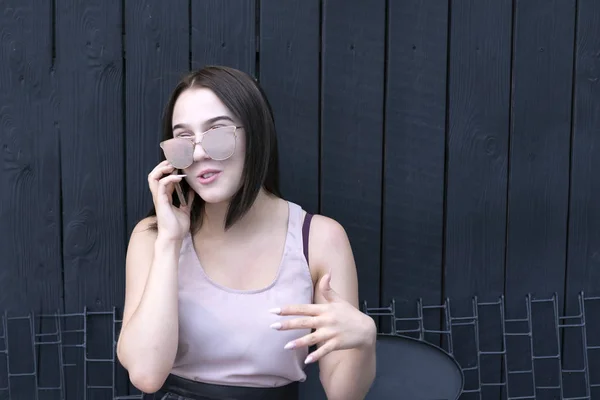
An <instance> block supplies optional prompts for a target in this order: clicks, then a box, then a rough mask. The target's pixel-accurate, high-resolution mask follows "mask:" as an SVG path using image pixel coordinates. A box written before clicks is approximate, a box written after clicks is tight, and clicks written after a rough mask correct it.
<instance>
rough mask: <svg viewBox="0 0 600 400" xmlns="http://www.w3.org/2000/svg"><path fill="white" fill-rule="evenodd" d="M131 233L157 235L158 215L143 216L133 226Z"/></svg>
mask: <svg viewBox="0 0 600 400" xmlns="http://www.w3.org/2000/svg"><path fill="white" fill-rule="evenodd" d="M131 233H132V234H138V233H143V234H148V235H154V236H156V234H157V233H158V230H157V229H156V216H153V215H152V216H149V217H146V218H142V219H141V220H140V221H138V223H137V224H136V225H135V226H134V227H133V231H132V232H131Z"/></svg>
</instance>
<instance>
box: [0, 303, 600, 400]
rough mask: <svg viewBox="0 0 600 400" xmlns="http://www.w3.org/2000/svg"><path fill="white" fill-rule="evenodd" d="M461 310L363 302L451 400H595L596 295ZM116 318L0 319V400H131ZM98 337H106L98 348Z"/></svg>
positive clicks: (599, 373) (599, 336)
mask: <svg viewBox="0 0 600 400" xmlns="http://www.w3.org/2000/svg"><path fill="white" fill-rule="evenodd" d="M469 303H470V305H469V307H468V312H466V309H465V308H464V307H463V308H462V309H461V311H462V314H458V313H457V312H455V311H454V308H455V307H454V305H453V304H452V303H451V300H450V299H447V300H446V301H445V302H444V303H443V304H440V305H426V304H423V302H422V301H420V300H419V301H417V302H416V306H414V307H412V309H413V311H412V312H411V313H409V312H400V311H399V310H400V309H401V308H402V307H399V306H398V305H397V303H396V302H395V301H392V302H391V303H390V305H389V306H388V307H384V308H374V307H369V306H368V304H366V303H365V304H363V311H364V312H365V313H367V314H368V315H371V316H372V317H373V318H376V319H377V320H378V321H379V325H380V332H381V333H382V334H388V335H389V334H392V335H405V336H410V337H416V338H418V339H420V340H424V341H428V342H431V343H433V344H436V345H439V346H440V347H442V348H443V349H445V350H446V351H447V352H448V353H449V354H451V355H452V356H453V357H455V359H456V360H457V361H458V363H459V364H460V366H461V368H462V371H463V374H464V376H465V387H464V393H463V395H462V397H461V399H486V400H487V399H494V400H495V399H509V400H517V399H519V400H520V399H523V400H524V399H565V400H567V399H568V400H576V399H594V398H599V397H598V396H600V351H599V350H600V297H586V296H585V295H584V294H583V293H580V294H579V295H578V296H577V298H576V299H573V303H572V304H569V306H570V308H571V309H572V311H573V312H572V313H571V314H569V315H564V316H563V315H561V314H563V313H561V312H560V311H559V310H560V309H561V307H562V306H561V304H560V301H559V299H558V298H557V296H553V297H551V298H544V299H534V298H532V296H531V295H527V296H526V297H525V301H524V302H523V304H522V305H523V307H522V309H523V313H522V315H520V316H516V317H513V316H508V315H507V313H506V310H507V307H506V304H505V298H504V297H500V298H499V299H498V300H497V301H492V302H483V301H480V300H479V299H478V298H472V299H470V301H469ZM120 326H121V320H120V319H119V315H118V313H117V310H116V309H113V310H111V311H107V312H95V311H94V312H92V311H89V310H88V309H84V310H83V311H82V312H81V313H71V314H65V313H59V312H57V313H50V314H36V313H33V312H32V313H30V314H28V315H11V314H10V313H8V312H5V313H4V314H2V316H1V329H0V399H10V400H17V399H35V400H46V399H84V400H87V399H94V400H95V399H113V400H125V399H140V398H141V393H140V392H139V391H137V390H136V389H135V388H133V387H132V386H131V385H130V384H129V382H128V379H127V375H126V372H125V370H124V369H123V368H122V367H121V366H120V365H119V363H118V361H117V360H116V356H115V346H116V342H117V338H118V334H119V331H120ZM106 338H111V339H110V340H106Z"/></svg>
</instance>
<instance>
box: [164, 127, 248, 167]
mask: <svg viewBox="0 0 600 400" xmlns="http://www.w3.org/2000/svg"><path fill="white" fill-rule="evenodd" d="M222 128H233V140H234V143H233V151H232V152H231V154H230V155H229V156H227V157H225V158H213V157H211V156H210V154H208V152H207V151H206V149H205V148H204V146H202V141H203V140H204V135H206V134H207V133H208V132H210V131H213V130H215V129H222ZM242 128H243V126H236V125H226V126H220V127H218V128H210V129H208V130H206V131H204V132H202V133H201V134H200V139H199V140H196V139H195V138H191V137H190V138H185V137H172V138H170V139H167V140H164V141H162V142H160V148H161V149H163V151H164V148H163V145H164V143H165V142H168V141H171V140H185V141H187V142H189V143H190V145H192V155H193V154H194V150H195V149H196V146H197V145H200V146H202V150H204V153H206V155H208V156H209V157H210V158H211V159H213V160H215V161H224V160H227V159H228V158H230V157H231V156H232V155H233V154H234V153H235V149H236V147H237V130H238V129H242ZM166 157H167V156H166V154H165V158H166ZM193 163H194V161H193V157H192V162H191V163H190V164H189V165H186V166H185V167H181V168H179V169H185V168H187V167H189V166H190V165H192V164H193Z"/></svg>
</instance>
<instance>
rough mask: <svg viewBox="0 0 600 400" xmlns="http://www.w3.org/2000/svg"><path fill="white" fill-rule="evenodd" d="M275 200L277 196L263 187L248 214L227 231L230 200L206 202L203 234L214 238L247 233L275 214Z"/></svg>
mask: <svg viewBox="0 0 600 400" xmlns="http://www.w3.org/2000/svg"><path fill="white" fill-rule="evenodd" d="M275 202H277V198H276V197H274V196H272V195H270V194H269V193H267V192H266V191H265V190H264V189H261V190H260V191H259V192H258V196H257V197H256V200H255V201H254V203H253V204H252V206H251V207H250V209H249V210H248V211H247V212H246V214H244V215H243V216H242V217H241V218H240V219H238V220H237V221H236V222H235V223H234V224H233V226H231V227H230V228H229V229H228V230H227V231H225V218H227V210H228V208H229V202H223V203H212V204H211V203H206V204H205V205H204V218H203V219H202V229H201V231H202V232H203V235H209V236H212V237H214V238H216V237H225V236H238V235H245V234H246V233H248V232H249V231H252V230H254V229H256V227H257V225H258V224H260V223H261V222H262V221H264V220H265V219H268V218H269V216H271V215H272V214H273V207H274V203H275Z"/></svg>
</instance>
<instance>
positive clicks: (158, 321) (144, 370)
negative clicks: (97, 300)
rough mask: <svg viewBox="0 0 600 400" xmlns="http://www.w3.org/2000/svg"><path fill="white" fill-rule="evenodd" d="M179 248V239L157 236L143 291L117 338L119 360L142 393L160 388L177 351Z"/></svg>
mask: <svg viewBox="0 0 600 400" xmlns="http://www.w3.org/2000/svg"><path fill="white" fill-rule="evenodd" d="M180 248H181V243H180V242H176V241H170V240H163V239H161V238H160V236H159V237H158V238H157V240H156V242H155V244H154V260H153V262H152V266H151V268H150V271H149V273H148V278H147V281H146V286H145V289H144V293H143V295H142V298H141V300H140V303H139V305H138V307H137V309H136V310H135V312H134V313H133V314H132V316H131V318H130V319H129V321H128V323H127V325H126V326H123V327H122V329H121V334H120V337H119V343H118V348H117V353H118V357H119V360H120V361H121V364H122V365H123V366H124V367H125V368H126V369H127V371H128V373H129V377H130V380H131V381H132V383H133V384H134V385H135V386H136V387H137V388H138V389H140V390H142V391H144V392H146V393H153V392H155V391H156V390H158V389H160V386H162V384H163V382H164V380H165V379H166V378H167V376H168V374H169V372H170V371H171V369H172V367H173V362H174V360H175V355H176V353H177V345H178V337H179V334H178V333H179V328H178V274H177V271H178V265H177V264H178V262H179V250H180Z"/></svg>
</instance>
